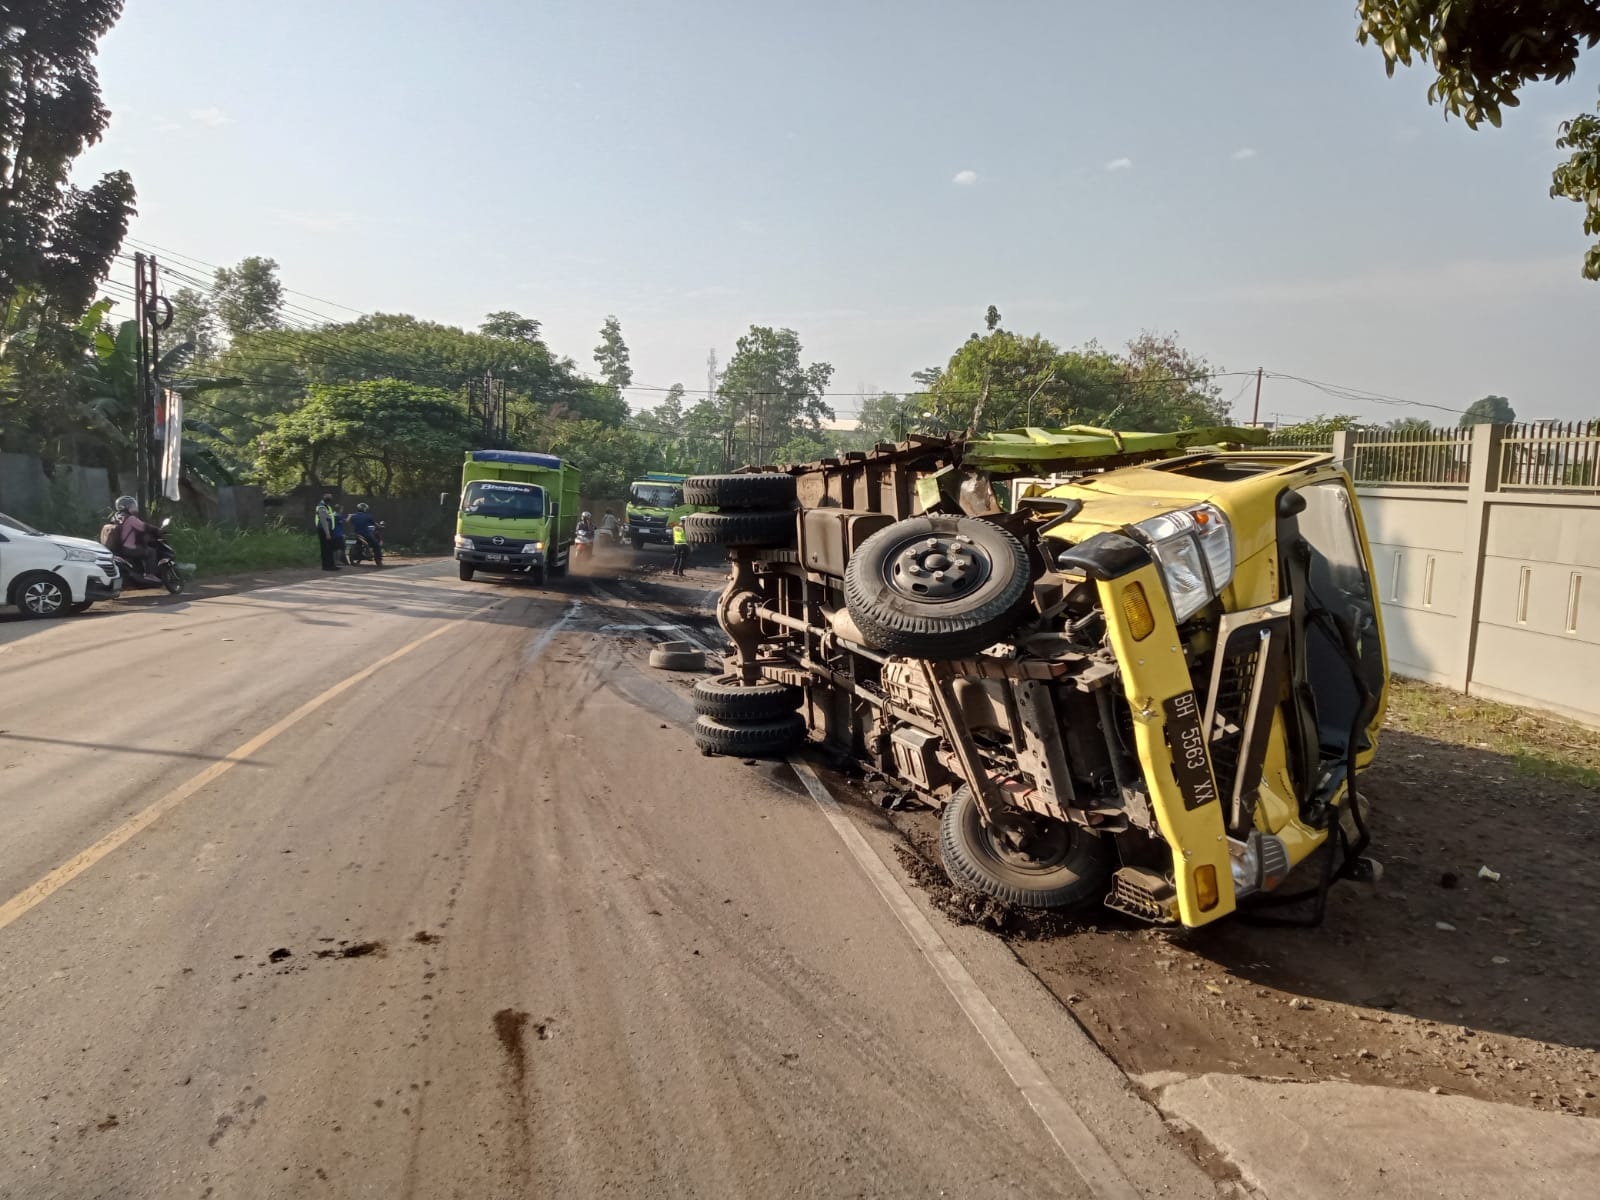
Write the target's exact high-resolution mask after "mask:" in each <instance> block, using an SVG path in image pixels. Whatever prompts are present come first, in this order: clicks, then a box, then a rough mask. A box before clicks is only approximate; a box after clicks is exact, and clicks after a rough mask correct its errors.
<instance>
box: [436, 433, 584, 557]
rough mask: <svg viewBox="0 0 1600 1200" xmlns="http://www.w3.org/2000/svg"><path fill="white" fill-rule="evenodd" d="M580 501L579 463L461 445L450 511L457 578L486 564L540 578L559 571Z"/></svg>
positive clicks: (576, 524) (568, 546) (526, 453)
mask: <svg viewBox="0 0 1600 1200" xmlns="http://www.w3.org/2000/svg"><path fill="white" fill-rule="evenodd" d="M580 503H581V502H580V500H579V498H578V469H577V468H576V467H573V466H570V465H568V464H567V463H564V462H562V461H561V459H559V458H557V457H556V456H555V455H553V454H534V453H531V452H529V451H525V450H469V451H467V460H466V462H465V464H464V465H463V466H462V468H461V509H460V512H459V513H458V514H457V516H456V562H457V563H458V564H459V565H460V568H461V578H462V579H471V578H472V577H473V576H474V575H476V574H477V573H478V572H479V571H486V572H492V573H494V574H497V575H526V576H527V577H528V578H529V579H531V580H532V581H533V582H534V583H539V584H542V583H544V582H545V580H546V579H547V578H548V577H549V576H551V575H563V574H565V573H566V570H567V559H568V556H569V555H570V554H571V553H572V540H573V536H574V534H575V532H576V530H577V527H578V506H579V504H580Z"/></svg>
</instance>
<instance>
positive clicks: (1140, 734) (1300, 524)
mask: <svg viewBox="0 0 1600 1200" xmlns="http://www.w3.org/2000/svg"><path fill="white" fill-rule="evenodd" d="M1256 436H1258V435H1255V434H1254V433H1252V432H1250V431H1243V430H1198V431H1189V432H1187V433H1181V434H1137V433H1121V432H1112V431H1108V430H1100V429H1084V428H1069V429H1022V430H1011V431H1006V432H1004V433H997V434H991V435H987V436H985V437H981V438H971V439H959V438H922V437H914V438H912V439H910V440H908V441H907V442H904V443H900V444H898V445H888V444H885V445H880V446H878V447H877V448H875V449H874V450H872V451H870V452H866V453H861V454H854V455H847V456H843V457H842V458H840V459H828V460H823V461H821V462H818V463H812V464H808V465H806V466H803V467H794V468H790V469H789V470H788V471H786V472H784V473H783V474H773V473H767V474H757V473H751V474H745V475H742V476H738V475H735V476H709V477H703V478H702V479H697V480H691V481H690V486H691V487H692V488H698V490H701V491H705V490H706V489H707V488H709V489H710V493H712V494H710V498H711V499H713V500H717V501H723V502H724V503H722V505H721V508H720V515H715V516H701V517H691V518H689V521H688V528H689V533H690V537H691V540H700V541H707V540H713V539H714V537H715V536H717V531H719V530H721V531H723V532H722V533H721V535H720V536H721V537H722V538H723V541H724V544H726V545H728V547H729V550H728V554H729V559H730V562H731V564H732V571H731V574H730V577H729V581H728V584H727V587H726V589H725V590H724V593H723V597H722V601H721V604H720V606H719V619H720V621H721V623H722V626H723V628H724V630H726V631H727V633H728V635H729V638H730V640H731V641H732V642H733V644H734V647H735V652H734V654H733V655H732V656H731V657H730V659H729V661H728V665H727V670H728V674H727V675H726V676H725V677H724V678H723V679H722V680H720V681H718V684H717V687H716V688H714V689H709V690H708V691H707V695H708V697H709V700H710V701H714V703H708V706H707V707H705V708H702V709H701V713H702V715H701V717H700V718H699V723H698V724H697V727H696V728H697V732H696V737H697V739H698V740H699V741H700V743H701V745H702V748H708V749H713V750H715V749H717V748H718V747H721V746H729V745H735V744H736V745H738V746H739V747H741V748H742V750H743V751H744V752H746V753H750V752H753V751H755V750H756V749H757V748H759V749H762V750H768V751H774V750H779V749H783V748H786V746H787V745H788V744H790V743H792V742H793V741H794V740H795V739H796V738H797V737H800V736H803V735H804V734H805V733H807V732H809V733H810V734H812V735H814V736H816V737H819V738H821V739H822V740H824V741H826V742H827V743H828V744H829V745H830V746H831V747H833V748H834V749H835V750H838V751H841V752H843V753H845V754H848V755H849V756H851V757H853V758H855V759H856V760H857V761H858V762H859V763H860V764H861V765H862V766H863V767H865V768H868V769H870V770H872V771H875V772H878V773H880V774H882V775H883V776H885V777H886V778H889V779H892V780H893V781H894V782H895V783H896V784H897V785H899V786H903V787H906V788H908V789H910V790H912V791H914V792H916V793H918V794H920V795H921V796H922V797H923V798H924V799H925V800H926V801H927V802H929V803H931V804H933V805H935V806H937V807H939V808H940V809H941V810H942V816H941V831H940V849H941V855H942V857H943V860H944V864H945V867H946V870H947V872H948V874H949V875H950V877H951V880H952V882H954V883H955V884H957V885H958V886H960V887H965V888H968V889H971V890H974V891H980V892H985V893H988V894H989V895H992V896H995V897H997V898H999V899H1001V900H1004V901H1006V902H1008V903H1012V904H1017V905H1022V906H1027V907H1040V908H1053V907H1070V906H1073V905H1080V904H1084V903H1088V902H1091V901H1103V902H1104V903H1105V904H1107V905H1108V906H1110V907H1112V908H1114V909H1118V910H1120V911H1122V912H1125V913H1129V914H1131V915H1134V916H1137V917H1140V918H1142V919H1146V920H1150V921H1154V922H1159V923H1177V924H1182V925H1186V926H1198V925H1203V924H1206V923H1208V922H1211V921H1214V920H1216V919H1217V918H1219V917H1222V916H1225V915H1227V914H1228V913H1231V912H1233V911H1234V910H1235V909H1236V908H1237V907H1239V906H1240V905H1241V904H1251V905H1272V904H1274V903H1278V902H1282V901H1284V900H1285V899H1288V898H1289V897H1290V896H1291V895H1292V896H1293V897H1295V898H1303V899H1305V900H1306V901H1307V903H1308V905H1309V906H1311V909H1312V911H1311V919H1313V920H1319V919H1320V917H1321V913H1322V906H1323V902H1324V898H1325V894H1326V889H1327V886H1328V885H1329V884H1330V883H1331V882H1332V881H1333V880H1334V879H1335V878H1338V877H1341V876H1355V875H1360V874H1363V873H1365V872H1367V871H1369V870H1370V868H1371V863H1370V860H1368V859H1366V858H1365V857H1364V856H1363V851H1364V850H1365V848H1366V844H1367V834H1366V824H1365V818H1364V814H1363V811H1362V808H1361V805H1360V804H1359V803H1358V801H1357V797H1356V794H1355V780H1356V778H1357V776H1358V775H1359V773H1360V772H1361V771H1363V770H1364V769H1365V768H1366V767H1367V765H1368V764H1369V763H1370V762H1371V760H1372V757H1373V754H1374V753H1375V750H1376V746H1377V740H1378V731H1379V728H1380V726H1381V724H1382V720H1383V706H1384V697H1385V694H1386V687H1387V682H1388V665H1387V661H1386V658H1385V654H1384V645H1383V628H1382V623H1381V619H1380V615H1379V611H1378V598H1377V593H1376V589H1375V588H1374V586H1373V582H1372V566H1371V556H1370V552H1369V550H1368V546H1367V540H1366V533H1365V530H1364V528H1363V525H1362V521H1361V513H1360V509H1359V506H1358V505H1357V502H1356V497H1355V492H1354V489H1353V487H1352V486H1351V483H1350V479H1349V477H1348V476H1347V475H1346V474H1345V473H1344V471H1343V470H1342V469H1340V467H1339V466H1338V465H1337V464H1335V463H1334V462H1333V461H1332V459H1331V457H1330V456H1329V455H1327V454H1319V453H1310V452H1303V451H1273V450H1264V449H1255V448H1251V447H1250V446H1249V445H1248V444H1247V443H1248V442H1249V441H1250V440H1252V438H1254V437H1256ZM1217 443H1222V445H1217ZM1050 472H1053V473H1054V475H1053V476H1049V477H1045V478H1040V477H1039V475H1041V474H1043V473H1050ZM1030 475H1032V476H1034V477H1033V478H1028V476H1030ZM1007 479H1009V480H1011V484H1010V488H1009V491H1010V493H1011V495H1010V503H1009V506H1002V505H1001V504H999V503H998V502H997V500H996V493H995V487H994V484H995V483H996V482H997V481H1004V480H1007ZM716 480H731V481H734V482H733V483H730V484H729V485H728V487H727V489H726V490H727V493H728V494H727V496H725V497H724V496H721V495H720V494H715V493H716V487H715V486H713V484H714V481H716ZM763 480H765V481H767V482H762V481H763ZM757 496H760V497H761V504H762V506H763V507H764V508H765V509H767V510H769V511H768V512H767V513H766V514H765V515H762V514H759V513H755V512H750V511H744V512H733V513H730V512H729V508H730V507H731V506H733V505H734V504H736V503H739V502H741V501H742V502H744V507H745V508H746V509H748V508H749V507H750V504H749V501H750V500H751V498H752V497H757ZM786 498H787V507H788V509H789V510H791V512H790V519H789V520H787V521H784V520H782V519H781V515H782V514H781V512H780V511H778V510H780V509H781V508H782V507H783V506H784V504H785V499H786ZM758 526H759V527H760V529H761V531H762V536H761V538H760V539H759V544H758V540H757V539H754V538H753V537H752V536H751V533H750V531H752V530H754V529H756V528H757V527H758ZM700 690H705V689H697V696H698V694H699V691H700ZM713 692H714V693H715V694H714V695H712V693H713ZM780 694H781V695H782V696H783V697H784V698H785V699H784V701H783V703H784V704H786V705H788V711H787V712H782V713H781V712H780V710H781V709H782V708H783V705H781V704H780V703H779V695H780ZM796 708H798V709H800V710H801V712H800V716H799V718H797V719H793V720H791V719H789V718H790V717H792V715H793V713H792V710H793V709H796ZM775 714H776V715H775ZM730 725H731V726H733V727H735V728H736V732H737V736H735V734H734V733H730V732H729V730H728V729H727V728H725V727H727V726H730ZM1319 851H1321V854H1320V856H1319V857H1317V858H1316V860H1315V862H1314V863H1311V864H1309V865H1308V869H1307V871H1305V872H1302V873H1301V874H1300V875H1299V876H1297V880H1298V879H1300V878H1305V879H1306V880H1307V886H1306V887H1305V888H1301V887H1299V886H1298V883H1297V885H1296V886H1295V887H1293V888H1289V889H1283V888H1282V885H1283V884H1284V882H1285V880H1286V879H1287V878H1288V877H1289V875H1290V873H1291V872H1292V871H1294V870H1295V868H1296V867H1298V866H1299V865H1300V864H1302V863H1306V862H1307V861H1308V860H1310V859H1312V858H1313V856H1314V855H1318V852H1319Z"/></svg>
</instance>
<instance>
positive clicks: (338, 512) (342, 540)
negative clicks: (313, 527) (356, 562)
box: [333, 504, 350, 567]
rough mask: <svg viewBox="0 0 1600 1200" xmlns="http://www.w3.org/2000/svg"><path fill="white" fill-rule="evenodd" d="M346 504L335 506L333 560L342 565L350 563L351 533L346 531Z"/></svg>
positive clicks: (346, 565) (345, 565)
mask: <svg viewBox="0 0 1600 1200" xmlns="http://www.w3.org/2000/svg"><path fill="white" fill-rule="evenodd" d="M345 526H346V518H345V515H344V505H342V504H335V505H334V506H333V561H334V562H335V563H337V564H338V565H339V566H341V567H348V566H349V565H350V542H349V535H348V534H347V533H346V532H345Z"/></svg>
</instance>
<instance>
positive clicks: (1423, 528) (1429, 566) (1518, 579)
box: [1335, 425, 1600, 727]
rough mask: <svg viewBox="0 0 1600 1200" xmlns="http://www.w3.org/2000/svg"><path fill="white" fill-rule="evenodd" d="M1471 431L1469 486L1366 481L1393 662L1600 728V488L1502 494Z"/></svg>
mask: <svg viewBox="0 0 1600 1200" xmlns="http://www.w3.org/2000/svg"><path fill="white" fill-rule="evenodd" d="M1474 432H1475V437H1474V442H1473V453H1472V462H1471V468H1472V469H1471V473H1470V477H1469V480H1468V482H1467V483H1465V484H1460V485H1437V486H1430V485H1403V486H1395V485H1371V484H1367V485H1362V486H1361V487H1360V488H1358V489H1357V490H1358V493H1359V495H1360V498H1361V511H1362V515H1363V517H1364V519H1365V521H1366V525H1367V538H1368V541H1369V542H1370V543H1371V546H1372V557H1373V567H1374V569H1375V571H1376V574H1377V586H1378V595H1379V599H1380V602H1381V603H1382V606H1383V622H1384V631H1385V634H1386V636H1387V640H1388V648H1389V665H1390V667H1391V669H1392V670H1394V671H1395V672H1396V673H1397V674H1400V675H1405V676H1407V677H1410V678H1413V679H1423V680H1428V681H1430V682H1433V683H1439V684H1443V685H1445V686H1447V687H1452V688H1455V689H1456V690H1457V691H1462V692H1466V693H1468V694H1469V695H1474V696H1483V697H1485V698H1488V699H1496V700H1504V701H1507V702H1509V703H1514V704H1522V705H1527V706H1530V707H1534V708H1542V709H1545V710H1547V711H1549V712H1554V713H1559V714H1561V715H1562V716H1566V717H1570V718H1572V719H1574V720H1578V721H1582V722H1584V723H1585V724H1588V725H1594V726H1597V727H1600V495H1585V494H1581V493H1580V492H1578V491H1533V490H1520V489H1519V490H1514V491H1502V490H1500V488H1499V485H1498V480H1497V478H1496V470H1495V468H1497V467H1498V465H1499V462H1500V454H1499V446H1498V438H1499V431H1498V430H1497V429H1496V428H1494V427H1491V426H1487V425H1483V426H1479V427H1478V428H1477V429H1476V430H1475V431H1474ZM1339 453H1340V450H1339V447H1337V446H1336V447H1335V454H1339Z"/></svg>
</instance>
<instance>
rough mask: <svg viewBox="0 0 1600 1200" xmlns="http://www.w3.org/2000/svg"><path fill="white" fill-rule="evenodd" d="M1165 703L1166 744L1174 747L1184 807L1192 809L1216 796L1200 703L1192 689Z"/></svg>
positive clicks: (1173, 754) (1173, 760)
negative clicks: (1201, 722)
mask: <svg viewBox="0 0 1600 1200" xmlns="http://www.w3.org/2000/svg"><path fill="white" fill-rule="evenodd" d="M1162 707H1163V708H1164V709H1165V710H1166V717H1167V745H1168V746H1169V747H1170V748H1171V750H1172V774H1173V776H1174V778H1176V780H1177V781H1178V790H1179V791H1180V792H1182V793H1183V807H1184V808H1186V809H1188V810H1189V811H1191V812H1192V811H1193V810H1195V809H1197V808H1203V807H1204V806H1205V805H1207V804H1210V803H1211V802H1212V801H1213V800H1215V799H1216V798H1217V783H1216V780H1215V779H1214V778H1212V775H1211V755H1210V754H1209V753H1208V752H1207V750H1206V736H1205V730H1204V729H1203V728H1201V725H1200V705H1199V703H1198V702H1197V701H1196V700H1195V697H1194V693H1193V692H1184V693H1183V694H1182V695H1178V696H1173V697H1172V698H1171V699H1170V700H1167V701H1165V702H1164V703H1163V704H1162Z"/></svg>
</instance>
